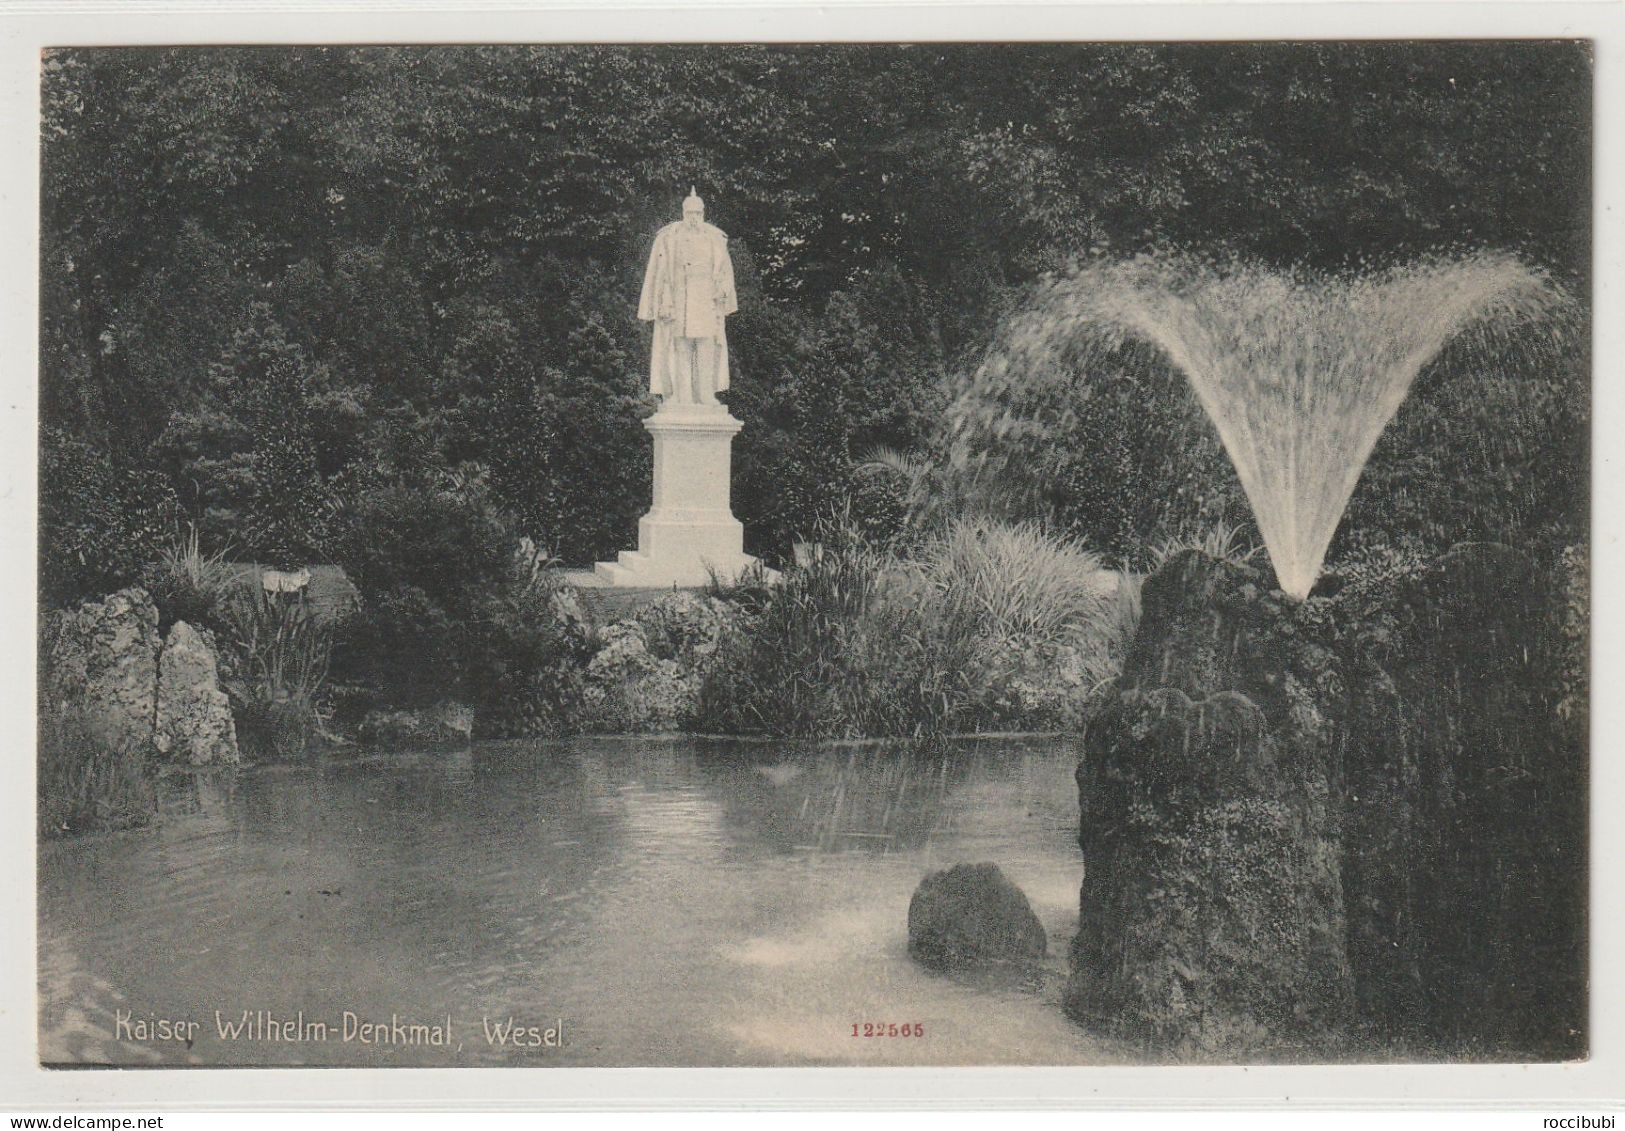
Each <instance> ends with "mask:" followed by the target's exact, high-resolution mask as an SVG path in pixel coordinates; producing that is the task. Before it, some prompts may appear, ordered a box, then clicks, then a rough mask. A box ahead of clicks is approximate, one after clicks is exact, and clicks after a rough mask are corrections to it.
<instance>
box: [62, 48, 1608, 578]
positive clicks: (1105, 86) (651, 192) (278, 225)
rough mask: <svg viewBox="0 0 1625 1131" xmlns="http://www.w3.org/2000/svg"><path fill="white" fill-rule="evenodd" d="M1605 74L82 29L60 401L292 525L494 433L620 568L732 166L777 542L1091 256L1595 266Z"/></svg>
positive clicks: (929, 413) (69, 60)
mask: <svg viewBox="0 0 1625 1131" xmlns="http://www.w3.org/2000/svg"><path fill="white" fill-rule="evenodd" d="M1590 81H1591V59H1590V52H1589V48H1588V47H1587V45H1585V44H1582V43H1574V42H1551V43H1544V42H1518V43H1508V42H1457V43H1452V42H1432V43H1416V44H1391V43H1368V42H1362V43H1336V44H1332V43H1314V44H1282V43H1271V44H1255V45H1247V44H1242V45H1195V44H1176V45H1140V44H1110V45H1091V44H1068V45H998V46H983V45H920V46H812V47H791V46H783V47H771V46H726V47H717V46H692V47H617V46H580V47H482V48H475V47H436V48H394V47H391V48H348V47H319V48H252V49H248V48H242V49H214V48H178V49H146V48H142V49H73V50H64V51H58V52H53V53H51V54H50V55H49V56H48V57H47V59H46V61H45V65H44V72H43V122H42V144H43V168H42V181H43V183H42V230H41V296H42V297H41V306H42V314H41V319H42V336H41V367H42V390H41V411H42V416H43V420H44V422H45V423H46V424H48V425H50V426H51V428H52V431H51V432H50V433H48V435H49V436H62V437H72V438H75V439H77V440H78V441H81V442H85V443H90V444H92V445H94V446H96V447H97V448H99V449H101V450H103V451H105V452H107V453H109V455H110V457H111V458H112V459H113V460H114V461H115V462H117V463H119V464H120V465H127V466H128V467H129V468H131V469H136V470H153V469H162V470H163V471H164V472H165V473H166V474H167V475H168V476H169V477H170V480H171V483H172V486H173V488H174V490H175V492H176V495H177V497H178V499H179V500H180V504H181V506H182V508H183V509H185V510H186V511H187V512H188V514H189V516H190V517H192V518H193V519H194V521H199V522H202V523H204V524H205V527H206V528H210V529H212V532H213V534H214V536H215V537H216V538H217V539H228V538H229V539H231V540H233V541H234V543H235V544H236V545H238V546H239V547H240V548H243V549H247V550H250V551H253V552H257V553H266V554H271V553H285V554H298V553H300V552H304V553H307V554H311V555H317V556H320V555H321V554H322V553H324V552H325V551H324V549H323V546H322V538H321V536H320V531H319V529H318V527H319V525H320V524H319V523H315V524H313V523H308V522H307V523H305V524H304V526H303V527H300V529H304V530H305V534H304V535H298V534H297V532H296V533H295V534H289V530H290V529H291V527H290V526H289V524H288V523H287V522H282V521H281V520H280V519H278V518H277V516H275V515H268V514H264V513H249V512H252V511H254V508H255V506H261V508H262V509H263V507H264V506H266V505H270V504H268V503H265V502H264V500H265V499H266V497H267V496H268V495H272V494H274V495H278V496H279V497H283V498H287V497H301V498H302V497H304V494H303V493H304V492H317V493H319V492H320V491H321V490H330V491H339V489H340V488H342V487H343V486H344V485H345V482H346V480H345V468H346V467H347V466H349V465H361V464H364V465H367V466H387V467H396V468H399V469H402V470H403V472H404V470H405V469H408V468H411V467H421V466H423V465H426V464H428V465H437V466H442V467H445V468H453V467H455V466H457V465H459V464H477V465H479V466H480V467H482V468H484V469H485V470H486V471H487V472H488V473H489V479H490V486H491V488H492V490H493V491H494V492H495V495H496V497H497V498H498V499H499V500H500V501H501V503H502V505H504V506H505V507H506V508H508V509H509V510H510V511H511V512H512V513H513V514H515V515H516V516H518V518H519V520H520V522H521V525H522V527H523V528H525V529H526V530H527V531H528V532H529V533H531V534H532V535H533V536H535V537H536V538H537V539H538V540H539V541H541V542H542V543H543V544H545V545H547V546H549V547H550V548H552V549H554V550H555V551H556V552H558V553H559V554H561V555H562V556H564V557H566V558H568V559H571V560H574V561H588V560H591V559H592V558H593V557H594V556H601V555H604V554H607V553H609V552H610V551H612V550H613V549H615V548H617V544H618V541H619V540H620V539H621V538H622V537H623V536H624V533H625V532H627V531H630V529H631V525H630V524H631V521H632V519H633V518H635V516H636V515H637V514H638V513H639V512H640V511H641V510H642V508H643V506H644V505H645V497H644V495H643V492H644V491H645V490H646V480H645V479H644V478H643V474H642V470H641V469H642V467H643V464H642V462H641V461H642V460H643V459H644V458H645V457H644V455H643V450H644V447H645V446H646V443H647V441H646V437H645V436H644V435H643V433H642V430H641V429H640V428H639V427H638V426H637V418H638V414H639V411H640V405H641V404H642V401H641V395H642V394H641V390H642V384H643V380H642V366H643V360H644V354H645V350H646V348H647V346H646V336H645V335H646V330H645V329H644V328H643V327H642V326H640V325H639V324H638V323H637V322H636V320H635V318H634V316H633V315H634V307H635V300H636V295H637V289H638V283H639V281H640V276H641V271H642V266H643V260H644V256H645V255H646V252H647V244H648V240H649V239H650V237H651V236H652V234H653V232H654V231H655V229H656V228H657V227H658V226H659V225H660V224H661V223H664V222H667V221H669V220H670V219H674V218H675V217H676V215H677V208H678V202H679V201H680V199H681V197H682V196H683V194H685V193H686V192H687V190H688V186H689V185H690V184H694V185H695V186H697V188H698V190H699V192H700V194H701V195H702V196H704V197H706V199H707V207H708V219H710V220H712V221H713V222H715V223H716V224H717V225H718V226H720V227H721V228H722V229H723V230H724V231H726V232H728V233H729V234H730V237H731V242H732V246H733V249H734V254H735V260H736V264H737V265H738V266H739V268H740V272H739V274H740V288H741V311H740V314H739V315H738V316H737V317H736V318H735V319H734V320H733V322H732V323H731V341H732V342H733V343H734V349H735V354H736V362H735V364H736V373H737V375H736V379H735V389H734V391H733V393H732V398H731V399H732V403H733V405H734V408H735V412H736V414H738V415H741V416H742V417H743V418H745V419H746V421H747V423H749V424H752V425H753V427H752V428H750V429H747V431H746V433H744V434H743V435H742V437H741V441H740V448H739V449H738V452H739V458H738V459H737V460H736V469H737V474H738V478H739V483H738V488H739V489H738V491H737V492H736V495H737V497H738V499H739V510H740V512H741V517H742V518H744V519H745V520H746V523H747V527H748V528H749V530H750V535H751V538H752V539H753V541H754V542H755V543H756V545H757V547H758V548H759V549H762V550H765V551H766V552H768V553H770V554H773V553H779V552H782V550H783V548H784V546H785V544H786V543H787V540H788V537H789V536H791V535H793V534H795V533H796V532H798V531H802V530H805V529H806V528H807V526H808V524H809V523H810V522H811V521H812V520H813V517H814V511H816V509H817V507H818V505H819V503H820V499H822V498H825V497H827V496H828V495H829V494H830V493H831V492H832V491H833V490H836V489H838V488H839V487H840V486H841V485H842V484H843V483H844V482H846V477H847V476H848V475H849V474H850V469H851V467H852V465H853V462H854V461H856V460H858V459H860V458H861V457H862V456H863V455H864V454H865V453H866V452H868V451H870V450H872V449H874V448H876V447H878V446H882V445H884V446H889V447H893V448H900V449H903V450H908V449H911V448H919V447H921V446H922V445H925V444H926V443H927V442H928V440H929V438H930V435H931V432H932V429H933V427H934V423H935V420H936V418H937V416H938V414H939V411H940V407H941V404H942V403H943V397H944V395H945V394H944V391H943V387H944V377H945V376H946V375H948V374H950V373H952V372H955V371H961V370H963V369H964V368H966V367H967V366H970V365H973V364H974V363H975V360H976V358H977V356H978V354H979V353H980V351H981V350H982V349H984V348H985V346H986V344H987V342H988V341H989V340H990V338H991V335H992V333H993V330H994V328H995V327H996V326H997V324H998V321H999V318H1000V316H1001V313H1002V312H1003V311H1005V310H1007V309H1008V308H1009V306H1010V304H1011V303H1013V302H1017V301H1020V298H1019V296H1020V295H1021V293H1022V291H1023V288H1024V287H1026V286H1028V285H1029V284H1031V283H1032V282H1033V281H1034V280H1035V279H1036V278H1037V277H1038V276H1039V275H1041V274H1042V273H1043V272H1046V271H1050V270H1056V269H1060V268H1062V267H1064V265H1065V264H1066V263H1067V262H1068V261H1069V260H1071V259H1074V258H1077V257H1087V256H1090V255H1114V256H1115V255H1129V254H1133V253H1135V252H1138V251H1142V250H1147V249H1153V248H1158V247H1164V246H1170V245H1174V246H1179V247H1183V248H1187V249H1189V248H1195V249H1199V250H1203V251H1206V250H1212V251H1213V252H1215V253H1223V254H1241V255H1245V256H1248V257H1252V258H1256V259H1262V260H1265V261H1267V262H1275V263H1309V264H1315V265H1321V266H1337V265H1350V264H1357V263H1359V262H1361V261H1362V260H1369V259H1378V260H1380V259H1385V258H1390V257H1393V256H1396V255H1403V254H1405V253H1406V252H1407V251H1409V250H1416V249H1424V248H1438V247H1441V246H1449V245H1457V244H1466V245H1474V246H1479V245H1492V246H1499V247H1507V248H1511V249H1514V250H1517V251H1519V252H1520V253H1522V254H1524V255H1526V256H1528V257H1529V258H1531V259H1533V260H1535V261H1537V262H1539V263H1541V264H1543V265H1546V266H1548V267H1549V268H1551V269H1552V270H1553V271H1554V272H1555V273H1556V274H1558V275H1559V276H1560V277H1566V278H1571V279H1576V280H1580V281H1582V282H1583V280H1584V279H1585V278H1586V274H1587V271H1588V257H1589V243H1590V235H1589V232H1590V217H1589V195H1590V193H1589V186H1590V141H1589V137H1590V134H1589V130H1590V117H1591V109H1590ZM268 359H269V360H268ZM247 386H258V387H256V388H248V387H247ZM267 398H269V399H270V400H271V401H275V400H277V399H278V398H284V399H286V398H295V399H297V400H298V401H299V402H300V404H299V405H298V406H295V407H294V408H289V409H288V410H287V420H286V421H285V422H284V425H285V426H284V427H282V428H281V431H280V432H279V437H280V438H279V439H278V441H277V442H278V443H279V444H280V445H281V448H280V449H279V453H278V454H277V456H276V458H275V459H272V458H271V457H270V456H269V455H268V454H267V453H266V445H267V443H268V441H267V439H266V438H265V437H264V436H258V437H256V436H255V435H254V434H253V433H254V431H255V429H254V425H253V421H252V420H250V419H249V418H248V417H247V416H245V415H243V413H245V412H247V409H246V408H240V406H249V405H256V404H262V403H263V402H265V401H266V399H267ZM234 413H235V414H236V415H233V414H234ZM589 418H590V423H588V424H587V425H586V427H585V429H583V427H582V425H583V422H584V421H587V420H589ZM273 467H274V468H275V469H276V474H277V475H278V476H280V477H281V479H279V480H278V482H277V484H276V485H274V489H273V485H270V484H267V483H263V482H255V481H254V477H255V475H256V474H258V472H257V470H256V469H261V470H264V469H269V468H273ZM290 476H292V477H293V478H294V479H297V480H298V482H292V481H290V480H289V477H290ZM223 477H224V478H223ZM233 477H235V478H233ZM284 481H286V482H284ZM255 499H260V500H262V501H261V503H259V504H256V503H254V501H253V500H255ZM211 523H212V524H213V526H212V527H210V525H209V524H211ZM279 523H280V524H279ZM293 526H299V524H297V523H295V524H293ZM273 528H274V529H276V530H278V531H280V532H281V533H279V534H278V535H277V536H276V539H274V540H275V541H277V545H275V546H271V545H266V546H258V545H255V544H254V542H255V539H256V538H258V537H260V535H258V534H256V533H255V532H256V531H265V530H270V529H273ZM267 537H268V536H267ZM290 537H291V538H293V541H294V542H296V543H297V542H298V541H299V538H300V537H304V538H305V541H306V542H308V543H309V544H308V545H291V544H286V543H287V542H288V539H289V538H290Z"/></svg>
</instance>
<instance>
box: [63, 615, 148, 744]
mask: <svg viewBox="0 0 1625 1131" xmlns="http://www.w3.org/2000/svg"><path fill="white" fill-rule="evenodd" d="M45 631H46V638H47V645H46V647H45V649H44V652H45V661H46V662H45V671H44V673H43V675H44V681H43V682H44V686H43V687H42V688H41V691H42V697H43V698H44V700H45V701H46V702H48V703H50V704H51V706H52V708H53V709H54V710H57V711H62V712H68V713H73V714H76V715H78V716H79V717H80V718H81V719H82V720H83V721H84V725H85V726H86V727H87V728H88V729H89V731H90V733H92V734H94V735H95V736H96V737H97V738H98V739H100V740H101V741H104V742H106V743H108V744H109V745H111V746H114V747H119V748H130V747H133V748H139V749H147V748H150V746H151V744H152V741H153V719H154V711H155V707H156V701H157V687H158V610H157V608H156V607H155V606H154V605H153V603H152V601H151V599H150V598H149V597H148V596H147V592H146V590H144V589H139V588H132V589H121V590H119V591H118V592H117V593H113V594H111V595H110V596H108V597H106V598H104V599H102V600H100V601H89V602H86V603H85V604H83V605H80V606H79V607H78V608H77V609H75V610H73V611H72V612H64V613H55V614H52V615H51V616H50V617H49V619H48V621H47V624H46V629H45Z"/></svg>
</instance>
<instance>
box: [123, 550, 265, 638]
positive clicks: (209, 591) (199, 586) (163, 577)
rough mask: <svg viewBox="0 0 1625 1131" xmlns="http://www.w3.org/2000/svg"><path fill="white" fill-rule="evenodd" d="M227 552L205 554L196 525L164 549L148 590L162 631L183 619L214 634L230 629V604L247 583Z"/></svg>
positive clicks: (152, 572) (152, 573)
mask: <svg viewBox="0 0 1625 1131" xmlns="http://www.w3.org/2000/svg"><path fill="white" fill-rule="evenodd" d="M226 553H227V551H225V550H221V551H219V552H218V553H214V554H206V553H204V552H203V548H202V546H201V544H200V542H199V539H198V531H197V527H196V526H189V527H188V528H187V533H186V534H185V535H183V536H181V537H179V538H177V539H176V540H175V541H173V542H171V543H170V544H169V545H168V546H166V547H164V549H163V550H162V552H161V553H160V554H159V557H158V562H157V564H156V565H155V566H154V567H153V568H152V571H151V579H150V583H149V585H148V587H147V588H148V591H149V592H150V593H151V594H152V601H153V604H154V605H156V606H157V607H158V631H159V632H167V631H168V630H169V626H170V625H172V624H174V623H175V622H176V621H182V620H183V621H185V622H186V623H188V624H190V625H193V626H195V627H198V628H207V629H210V630H211V631H217V630H219V629H223V628H225V627H226V623H225V608H226V605H227V604H228V603H229V601H230V599H231V596H232V593H233V592H234V591H235V590H236V589H237V588H238V587H239V586H241V585H242V583H243V579H242V573H241V571H240V570H239V569H238V567H237V566H235V565H234V564H232V563H231V562H229V561H227V560H226Z"/></svg>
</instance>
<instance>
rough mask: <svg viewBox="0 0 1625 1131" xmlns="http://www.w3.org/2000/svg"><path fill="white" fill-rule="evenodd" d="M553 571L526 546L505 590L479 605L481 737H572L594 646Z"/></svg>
mask: <svg viewBox="0 0 1625 1131" xmlns="http://www.w3.org/2000/svg"><path fill="white" fill-rule="evenodd" d="M555 566H556V563H555V562H554V561H552V559H550V558H548V556H547V555H546V554H545V553H544V552H543V551H541V550H540V549H538V548H537V547H536V545H535V544H534V543H533V542H531V540H530V539H529V538H524V539H521V540H520V543H519V547H518V549H517V550H516V551H515V552H514V555H513V562H512V568H511V572H510V574H509V577H508V579H507V583H506V584H505V585H503V586H501V587H500V588H498V589H497V590H496V591H495V592H494V593H491V594H490V595H488V596H487V597H486V598H485V599H484V600H483V601H482V602H481V606H480V618H479V621H478V623H477V625H476V626H475V632H474V634H473V639H474V643H475V646H476V649H477V651H476V654H475V655H474V657H473V658H472V661H471V675H472V677H473V678H472V685H473V687H474V689H475V690H476V692H477V695H476V697H475V699H474V705H475V707H476V713H475V716H474V718H475V728H476V731H477V732H478V733H479V734H480V735H481V736H484V737H517V736H530V735H554V734H562V733H568V732H570V731H573V730H575V729H576V726H577V721H578V718H579V715H580V710H581V701H582V693H583V690H584V672H585V667H586V663H587V661H588V660H589V659H590V658H591V653H592V644H593V641H592V638H591V634H590V632H589V631H588V627H587V622H586V620H585V618H584V617H583V616H582V615H581V612H580V610H579V609H577V608H576V606H575V599H574V597H573V596H572V595H571V593H570V589H569V586H567V585H566V584H565V583H564V580H563V578H562V576H561V575H560V573H559V572H558V570H557V569H556V568H555Z"/></svg>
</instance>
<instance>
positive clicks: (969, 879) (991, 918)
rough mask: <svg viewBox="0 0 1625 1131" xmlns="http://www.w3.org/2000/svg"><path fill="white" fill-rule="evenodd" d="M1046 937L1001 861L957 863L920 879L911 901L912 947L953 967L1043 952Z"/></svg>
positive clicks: (923, 957) (925, 961) (924, 958)
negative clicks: (1000, 863) (1006, 873)
mask: <svg viewBox="0 0 1625 1131" xmlns="http://www.w3.org/2000/svg"><path fill="white" fill-rule="evenodd" d="M1047 946H1048V940H1047V939H1046V938H1045V936H1044V926H1043V924H1042V923H1040V922H1039V921H1038V916H1037V915H1035V914H1034V913H1033V909H1032V905H1031V904H1030V903H1028V902H1027V897H1026V896H1025V895H1023V894H1022V892H1021V889H1020V888H1018V887H1017V886H1016V885H1015V884H1013V883H1011V882H1010V881H1009V880H1008V879H1006V878H1005V875H1004V873H1003V872H1001V871H999V867H998V865H997V864H955V865H954V866H953V867H952V868H949V869H948V870H947V871H944V872H932V873H931V874H930V875H929V876H927V877H925V879H923V880H921V881H920V886H919V887H918V888H916V889H915V890H914V898H913V899H911V900H909V904H908V952H909V954H910V955H911V956H912V957H913V958H914V959H915V960H916V961H917V962H920V963H921V964H922V965H926V966H931V967H935V968H939V969H953V968H957V967H962V966H969V965H975V964H979V963H986V962H1022V961H1031V960H1034V959H1039V958H1042V957H1044V951H1045V950H1046V948H1047Z"/></svg>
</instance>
